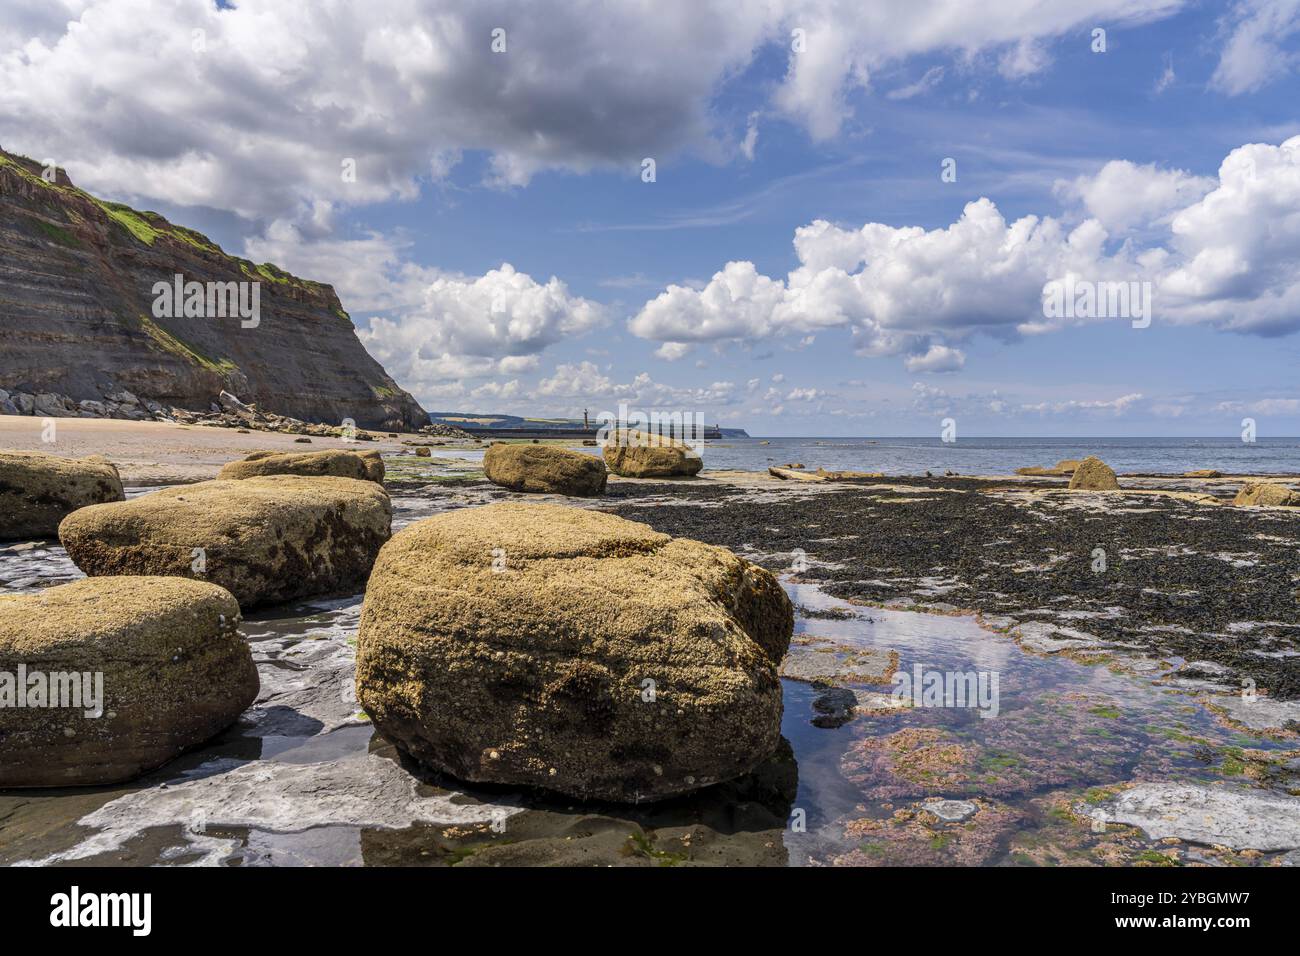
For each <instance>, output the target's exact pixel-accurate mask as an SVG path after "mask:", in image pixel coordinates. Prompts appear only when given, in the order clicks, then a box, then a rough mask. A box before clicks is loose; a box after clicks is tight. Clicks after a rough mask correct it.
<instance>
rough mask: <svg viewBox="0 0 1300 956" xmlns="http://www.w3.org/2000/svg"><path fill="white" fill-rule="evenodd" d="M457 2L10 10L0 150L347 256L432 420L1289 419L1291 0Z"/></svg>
mask: <svg viewBox="0 0 1300 956" xmlns="http://www.w3.org/2000/svg"><path fill="white" fill-rule="evenodd" d="M463 6H464V5H458V4H450V3H447V4H443V3H419V4H417V3H413V2H404V0H382V2H375V3H370V4H366V5H365V11H364V13H359V12H358V11H357V10H356V9H355V5H353V9H349V5H347V4H341V3H339V4H336V3H324V4H316V5H310V4H308V5H300V4H298V3H294V2H287V0H282V2H279V3H271V2H269V0H267V2H249V3H244V4H239V5H238V6H237V7H236V8H233V9H230V8H223V9H218V8H217V7H216V6H215V5H213V4H210V3H205V2H201V0H179V2H176V3H166V4H165V3H161V2H157V3H156V2H154V0H84V2H83V0H64V2H63V3H61V4H48V3H40V4H38V3H34V2H32V3H28V2H27V0H19V2H17V3H16V4H14V5H12V6H11V7H10V6H8V5H7V7H6V10H5V12H4V13H0V74H3V76H0V80H3V81H4V82H3V83H0V90H4V92H0V142H3V143H4V144H5V146H6V147H7V148H12V149H17V150H18V151H20V152H24V153H28V154H29V155H33V156H37V157H41V158H43V157H46V156H52V157H55V158H56V159H57V161H58V162H59V163H60V164H61V165H63V166H65V167H66V168H67V169H68V170H69V173H70V174H71V175H72V177H73V179H74V181H77V182H78V183H79V184H81V185H83V186H85V187H86V188H90V189H93V190H95V191H97V192H100V193H101V194H104V195H107V196H110V197H112V198H118V199H123V200H126V201H130V202H134V203H138V204H141V205H146V206H148V208H153V209H157V210H159V211H161V212H163V213H164V214H166V215H168V216H169V218H172V219H174V220H175V221H177V222H181V223H184V224H187V225H190V226H194V227H196V228H199V229H201V230H203V231H205V232H207V233H208V234H209V235H211V236H212V237H213V238H214V239H216V240H217V241H218V242H220V243H221V244H222V246H223V247H225V248H226V249H227V250H229V251H232V252H236V253H239V254H246V255H250V256H252V257H253V258H256V259H258V260H263V259H266V260H270V261H274V262H276V263H277V264H279V265H281V266H283V267H285V268H289V269H291V270H293V271H295V272H298V273H299V274H303V275H306V276H308V277H310V278H313V279H318V280H321V281H325V282H330V283H332V284H334V285H335V287H336V288H337V290H338V291H339V294H340V296H341V298H342V300H343V304H344V307H345V308H347V309H348V310H349V311H350V312H351V314H352V316H353V319H354V321H355V322H356V324H357V325H358V328H359V330H360V332H361V335H362V338H363V341H364V342H365V343H366V345H367V347H368V348H369V349H370V350H371V352H372V354H374V355H375V356H376V357H377V358H379V359H380V361H381V362H383V363H384V364H385V366H386V367H387V368H388V369H389V371H390V372H391V373H392V374H393V375H394V376H395V377H396V378H397V379H398V381H399V382H400V383H401V384H403V385H404V386H405V387H407V388H408V389H409V390H410V391H412V392H413V393H414V394H415V395H416V397H417V398H418V399H420V401H421V402H422V403H423V404H424V406H425V407H426V408H429V409H431V410H451V409H461V410H475V411H502V412H512V413H515V414H541V415H554V414H561V415H565V414H570V415H571V414H581V411H582V409H583V408H589V409H591V410H592V412H593V413H594V412H596V411H598V410H602V409H607V408H608V409H614V408H617V406H618V404H619V403H627V404H629V405H631V406H633V407H640V408H645V409H650V408H661V409H680V410H684V411H699V412H702V413H703V414H704V415H705V417H706V418H707V419H708V420H709V421H720V422H722V423H723V424H726V425H738V426H743V427H746V428H748V429H749V431H750V432H751V434H756V435H757V434H762V435H798V434H817V435H834V434H839V435H925V434H931V433H937V431H938V428H939V424H938V423H939V421H940V419H942V418H944V417H954V418H956V419H957V421H958V423H959V428H960V429H961V433H963V434H966V435H977V434H985V435H1097V434H1109V435H1144V434H1145V435H1235V434H1237V433H1238V432H1239V431H1240V427H1241V420H1242V418H1243V417H1248V416H1249V417H1253V418H1255V419H1256V421H1257V422H1258V423H1259V424H1258V427H1259V434H1260V435H1270V436H1276V435H1283V434H1285V435H1296V434H1300V385H1298V384H1297V380H1298V377H1297V375H1296V369H1297V368H1298V367H1300V361H1297V360H1298V359H1300V336H1298V335H1297V334H1296V333H1297V330H1300V139H1295V140H1293V138H1294V137H1297V136H1298V135H1300V116H1297V108H1296V102H1297V96H1296V94H1297V91H1298V90H1300V84H1298V83H1297V76H1296V68H1297V63H1298V61H1300V52H1298V51H1300V0H1250V2H1242V3H1229V4H1211V3H1194V2H1177V0H1074V2H1070V3H1064V2H1062V3H1058V2H1050V0H1008V2H1002V3H998V2H986V3H983V4H969V3H957V2H955V0H954V2H947V0H932V2H924V0H916V2H909V3H887V4H881V5H875V7H874V8H873V9H872V10H871V11H863V10H862V9H860V8H861V7H863V5H862V4H851V3H847V2H846V3H839V2H835V0H781V2H773V3H745V2H733V3H729V4H717V5H715V4H712V3H705V2H693V3H689V4H687V3H657V4H650V3H640V2H630V0H629V2H627V3H622V4H596V3H586V2H572V3H567V4H559V3H551V2H549V0H536V2H534V3H530V4H526V5H525V4H517V3H516V4H511V3H498V2H485V3H482V4H476V5H474V6H473V10H472V11H471V12H465V11H464V10H462V9H461V8H462V7H463ZM72 21H76V23H77V26H76V27H75V28H73V27H72V26H70V23H71V22H72ZM141 24H149V26H141ZM498 27H500V28H501V29H504V30H505V31H506V32H505V41H506V49H505V50H504V51H501V52H493V51H492V50H491V49H490V43H491V31H492V30H493V29H496V28H498ZM1096 28H1102V29H1104V30H1105V51H1104V52H1094V50H1093V49H1092V47H1093V45H1094V43H1095V41H1094V36H1093V31H1094V29H1096ZM196 30H200V31H202V33H201V34H196V33H195V31H196ZM798 30H802V31H803V36H804V39H803V48H802V49H800V50H795V49H793V48H792V46H793V45H794V42H795V40H794V38H795V31H798ZM646 157H652V158H653V159H654V160H655V164H656V169H655V181H654V182H644V181H643V179H642V175H641V172H642V165H641V164H642V160H643V159H644V158H646ZM946 158H951V159H953V160H955V163H956V179H955V181H943V180H942V179H941V176H940V172H941V163H942V162H943V160H944V159H946ZM349 159H352V160H355V168H356V177H355V181H346V180H345V179H344V178H343V177H342V176H341V175H340V172H339V171H340V168H341V166H342V165H343V164H345V163H346V162H347V161H348V160H349ZM979 200H984V202H982V203H981V202H978V201H979ZM970 204H974V205H970ZM1025 217H1033V218H1031V219H1026V218H1025ZM870 224H874V225H870ZM864 227H866V228H865V229H864ZM796 236H799V237H800V239H799V244H798V245H796ZM720 273H721V275H720V276H719V278H717V279H715V275H718V274H720ZM1066 273H1070V274H1072V275H1073V276H1075V277H1076V278H1077V279H1078V280H1080V281H1083V282H1107V281H1138V282H1142V281H1146V282H1150V283H1151V284H1152V287H1153V289H1154V298H1153V305H1152V316H1151V322H1150V325H1149V327H1145V328H1134V327H1133V322H1132V321H1131V319H1130V318H1129V317H1128V316H1127V315H1121V316H1106V315H1100V316H1095V317H1090V318H1087V319H1080V320H1077V321H1073V322H1065V323H1052V322H1048V321H1046V320H1045V317H1044V315H1043V314H1042V308H1041V301H1040V299H1041V289H1042V287H1043V285H1044V283H1046V282H1049V281H1052V280H1056V279H1060V278H1061V277H1062V276H1064V275H1065V274H1066Z"/></svg>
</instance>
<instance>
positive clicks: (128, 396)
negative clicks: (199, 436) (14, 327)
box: [0, 388, 177, 422]
mask: <svg viewBox="0 0 1300 956" xmlns="http://www.w3.org/2000/svg"><path fill="white" fill-rule="evenodd" d="M176 411H177V410H176V409H172V408H169V407H168V406H165V405H162V404H159V403H158V402H154V401H149V400H147V399H140V398H137V397H136V396H135V395H133V394H132V393H131V392H128V391H127V390H126V389H124V388H123V389H118V390H116V391H110V392H107V393H106V394H105V395H104V396H103V398H102V399H93V398H86V399H81V400H80V401H77V400H74V399H72V398H69V397H68V396H67V395H60V394H59V393H58V392H36V393H31V392H20V391H12V392H11V391H6V390H5V389H3V388H0V415H35V416H37V417H38V418H121V419H125V420H127V421H135V422H144V421H175V418H174V413H175V412H176Z"/></svg>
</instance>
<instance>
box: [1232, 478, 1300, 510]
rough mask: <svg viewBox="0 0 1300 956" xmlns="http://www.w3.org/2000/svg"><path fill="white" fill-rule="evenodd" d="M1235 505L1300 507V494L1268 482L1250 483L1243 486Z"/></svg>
mask: <svg viewBox="0 0 1300 956" xmlns="http://www.w3.org/2000/svg"><path fill="white" fill-rule="evenodd" d="M1232 503H1233V504H1234V505H1286V506H1290V507H1296V506H1300V493H1297V492H1294V491H1292V490H1291V489H1290V488H1288V487H1287V486H1286V485H1279V484H1274V483H1272V482H1267V481H1256V482H1249V483H1247V484H1244V485H1242V486H1241V490H1240V491H1238V492H1237V497H1235V498H1233V499H1232Z"/></svg>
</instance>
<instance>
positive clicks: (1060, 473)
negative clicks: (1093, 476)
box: [1016, 458, 1079, 478]
mask: <svg viewBox="0 0 1300 956" xmlns="http://www.w3.org/2000/svg"><path fill="white" fill-rule="evenodd" d="M1078 467H1079V459H1077V458H1063V459H1061V460H1060V461H1058V462H1057V463H1056V464H1055V465H1053V466H1052V467H1051V468H1041V467H1039V466H1037V465H1031V466H1029V467H1027V468H1017V469H1016V474H1017V475H1031V476H1035V477H1044V478H1068V477H1069V476H1070V475H1073V474H1074V470H1075V469H1076V468H1078Z"/></svg>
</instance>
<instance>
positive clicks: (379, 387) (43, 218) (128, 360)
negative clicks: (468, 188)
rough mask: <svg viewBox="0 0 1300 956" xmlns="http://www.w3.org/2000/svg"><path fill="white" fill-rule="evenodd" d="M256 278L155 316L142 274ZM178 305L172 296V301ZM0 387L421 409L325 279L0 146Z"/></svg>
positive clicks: (374, 423) (382, 416)
mask: <svg viewBox="0 0 1300 956" xmlns="http://www.w3.org/2000/svg"><path fill="white" fill-rule="evenodd" d="M177 274H180V275H182V276H184V279H185V281H186V282H191V281H193V282H200V283H204V284H206V283H209V282H223V283H224V282H248V283H251V282H257V283H260V288H259V297H260V315H259V318H258V322H257V324H256V327H244V324H245V323H241V320H240V318H239V317H238V316H231V317H224V318H210V317H206V316H191V317H184V316H180V317H177V318H167V317H155V316H154V314H153V312H154V310H153V305H154V299H155V296H154V292H153V288H154V284H155V283H157V282H168V283H172V282H174V277H175V276H176V275H177ZM178 311H179V310H178ZM0 388H4V389H9V390H11V391H12V390H20V391H24V392H32V393H39V392H56V393H60V394H63V395H67V396H70V397H71V398H73V399H76V400H81V399H96V400H97V399H100V398H102V397H103V396H105V395H107V394H109V393H111V392H113V391H115V390H118V389H122V388H125V389H128V390H130V391H131V392H134V393H135V394H136V395H139V396H141V397H142V398H147V399H152V400H154V401H157V402H161V403H163V404H166V405H176V406H180V407H182V408H192V409H200V410H206V409H207V408H208V406H209V404H210V403H211V402H214V401H215V400H216V399H217V396H218V395H219V394H220V392H221V391H222V389H225V390H227V391H230V392H233V393H234V394H235V395H238V396H239V398H240V399H242V400H243V401H245V402H255V403H257V405H258V406H259V407H260V408H262V409H264V410H269V411H273V412H277V413H279V414H281V415H290V416H293V417H294V418H301V419H303V420H305V421H313V422H328V423H338V422H341V421H342V420H343V419H345V418H350V419H352V420H353V421H355V422H356V424H357V425H359V426H362V427H366V428H385V429H398V428H402V429H413V428H415V427H418V426H420V425H424V424H426V423H427V422H428V417H427V415H426V414H425V412H424V410H423V409H421V408H420V406H419V404H418V403H417V402H416V401H415V399H414V398H412V397H411V396H410V395H409V394H407V393H406V392H405V391H403V390H402V389H401V388H399V387H398V385H397V383H396V382H394V381H393V380H392V379H391V378H390V377H389V376H388V374H387V373H386V372H385V371H384V369H383V367H382V366H380V364H379V363H378V362H376V361H375V360H374V359H373V358H371V357H370V355H369V353H367V352H366V350H365V348H364V346H362V344H361V342H360V340H359V339H358V338H357V335H356V331H355V329H354V328H353V325H352V321H351V319H350V318H349V317H348V314H347V313H346V312H345V311H344V310H343V307H342V305H341V304H340V302H339V298H338V296H337V295H335V293H334V290H333V289H332V288H331V287H330V286H328V285H323V284H321V283H317V282H310V281H307V280H304V279H299V278H296V277H295V276H292V275H289V274H288V273H285V272H282V271H281V270H279V269H277V268H275V267H274V266H271V265H269V264H262V265H260V266H259V265H255V264H254V263H252V262H249V261H248V260H246V259H239V258H236V257H234V256H229V255H227V254H226V253H224V252H223V251H222V250H221V249H220V248H219V247H218V246H216V245H215V244H214V243H212V242H211V241H210V240H209V239H207V237H205V236H203V235H201V234H200V233H197V232H194V231H193V230H190V229H186V228H184V227H182V226H176V225H173V224H172V223H169V222H168V221H167V220H166V219H164V218H163V217H161V216H159V215H158V214H157V213H150V212H137V211H135V210H133V209H130V208H128V207H126V206H122V205H118V204H115V203H108V202H103V201H101V200H98V199H96V198H95V197H93V196H91V195H89V194H88V193H86V192H84V191H82V190H81V189H78V188H77V187H75V186H74V185H72V183H71V182H70V181H69V180H68V178H67V176H66V174H64V172H63V171H62V170H59V171H58V176H57V178H56V180H55V181H54V182H47V181H45V179H43V178H42V176H41V166H40V165H39V164H38V163H35V162H33V161H31V160H29V159H25V158H23V157H19V156H15V155H13V154H10V153H6V152H4V151H3V150H0Z"/></svg>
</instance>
